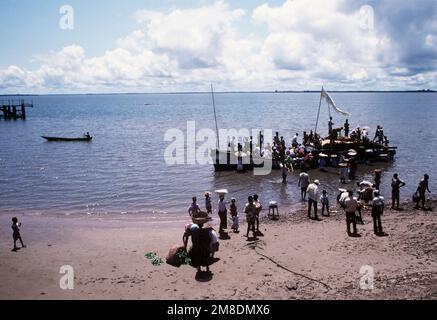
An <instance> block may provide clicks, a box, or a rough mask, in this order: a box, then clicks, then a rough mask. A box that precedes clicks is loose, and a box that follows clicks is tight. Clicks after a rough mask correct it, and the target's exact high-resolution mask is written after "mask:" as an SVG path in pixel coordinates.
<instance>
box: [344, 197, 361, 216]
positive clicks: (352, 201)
mask: <svg viewBox="0 0 437 320" xmlns="http://www.w3.org/2000/svg"><path fill="white" fill-rule="evenodd" d="M344 205H345V207H346V208H345V209H344V210H345V211H346V212H355V211H357V207H358V201H357V198H355V197H352V198H350V197H348V198H347V199H346V200H345V201H344Z"/></svg>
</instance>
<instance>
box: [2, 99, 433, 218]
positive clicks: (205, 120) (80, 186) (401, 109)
mask: <svg viewBox="0 0 437 320" xmlns="http://www.w3.org/2000/svg"><path fill="white" fill-rule="evenodd" d="M332 96H333V98H334V99H335V101H336V102H337V104H338V105H339V106H341V107H342V108H343V109H345V110H347V111H350V112H351V117H350V123H351V127H352V126H369V127H370V128H371V129H370V131H371V134H372V135H373V133H374V129H375V128H376V125H378V124H382V125H383V126H384V131H385V133H386V135H388V137H389V140H390V142H391V143H392V144H394V145H397V146H398V154H397V156H396V161H395V162H393V163H390V164H380V165H379V164H374V165H373V166H371V167H370V166H364V165H362V166H360V170H359V174H360V178H366V179H369V178H370V174H371V172H372V171H373V169H375V168H377V167H381V168H383V169H384V173H383V187H382V188H381V189H382V192H383V193H384V194H385V195H386V196H389V191H390V187H389V180H390V178H391V176H392V174H393V173H394V172H399V174H400V177H401V178H402V179H404V180H405V182H406V183H407V186H406V187H405V188H404V189H403V190H402V195H403V196H404V197H410V196H411V194H412V193H413V191H414V190H415V188H416V186H417V183H418V181H419V179H420V177H421V175H422V174H423V173H429V174H430V176H431V183H430V188H431V190H433V189H434V190H437V183H435V182H434V179H435V178H436V177H437V166H436V164H435V163H436V156H437V132H436V130H435V124H436V123H437V112H436V107H437V104H436V101H437V94H436V93H334V94H332ZM215 98H216V104H217V116H218V123H219V127H220V128H237V129H238V128H260V127H261V128H272V129H274V130H277V131H279V132H280V134H281V135H283V136H284V137H285V138H286V139H287V141H290V140H291V137H292V136H293V135H294V133H295V132H299V133H300V135H302V132H303V130H310V129H313V128H314V124H315V120H316V115H317V107H318V103H319V94H314V93H290V94H282V93H278V94H273V93H272V94H265V93H255V94H254V93H250V94H216V96H215ZM29 99H33V102H34V105H35V107H34V108H33V109H29V110H28V118H27V120H26V121H21V120H19V121H8V122H6V121H3V120H0V137H1V138H0V214H14V213H17V214H18V213H26V214H35V215H40V214H42V215H46V214H47V215H50V214H55V215H87V214H88V215H103V214H126V215H132V214H144V215H147V216H148V217H156V218H159V217H168V216H174V215H186V212H187V207H188V205H189V203H190V201H191V197H192V196H197V197H198V198H199V199H200V201H199V202H200V204H201V205H202V206H203V192H204V191H206V190H209V191H214V190H215V189H219V188H227V189H229V191H230V193H231V195H232V196H235V197H236V198H237V201H238V203H239V206H240V207H242V206H243V204H244V202H245V200H246V199H247V196H248V195H249V194H253V193H258V194H260V196H261V200H263V201H264V202H268V201H270V200H276V201H278V202H279V204H280V205H281V206H282V205H292V204H296V203H299V196H298V187H297V178H296V176H297V173H296V174H294V175H292V176H291V177H289V179H288V180H289V182H288V184H287V185H283V184H282V183H281V177H280V173H279V172H278V171H274V172H273V173H272V174H271V175H269V176H254V175H253V174H252V173H246V174H236V173H233V172H225V173H214V170H213V167H212V165H174V166H168V165H167V164H166V163H165V161H164V150H165V149H166V148H167V147H168V145H169V144H170V142H166V141H164V134H165V132H166V131H167V130H168V129H172V128H178V129H181V130H183V131H184V132H185V131H186V126H187V121H195V122H196V126H197V128H198V129H201V128H211V129H215V125H214V115H213V112H212V104H211V95H210V94H144V95H58V96H37V97H29ZM320 119H321V126H320V131H321V132H322V133H326V131H327V120H328V109H327V106H326V105H322V112H321V118H320ZM334 122H335V123H336V125H341V124H342V123H343V122H344V118H343V117H341V116H340V115H337V114H334ZM86 131H89V132H90V133H91V135H93V136H94V139H93V141H92V142H91V143H50V142H46V141H45V140H43V139H42V138H41V137H40V136H41V135H48V136H66V137H68V136H73V137H75V136H80V135H82V134H83V133H84V132H86ZM310 176H311V178H313V179H314V178H318V179H320V180H321V183H322V188H324V189H327V190H328V193H329V194H330V196H331V198H332V199H334V197H335V196H336V192H337V188H338V187H339V186H340V185H339V182H338V176H337V174H336V172H335V171H332V172H330V173H321V172H319V171H318V170H316V171H312V172H310ZM215 200H216V197H215V196H214V202H215Z"/></svg>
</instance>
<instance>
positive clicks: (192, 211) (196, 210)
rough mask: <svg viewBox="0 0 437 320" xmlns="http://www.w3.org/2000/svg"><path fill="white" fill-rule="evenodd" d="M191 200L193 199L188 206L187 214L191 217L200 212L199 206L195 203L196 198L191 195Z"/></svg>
mask: <svg viewBox="0 0 437 320" xmlns="http://www.w3.org/2000/svg"><path fill="white" fill-rule="evenodd" d="M192 200H193V202H192V203H191V205H190V207H189V208H188V214H189V215H190V217H193V216H195V215H197V214H198V213H199V212H200V207H199V205H198V204H197V198H196V197H193V198H192Z"/></svg>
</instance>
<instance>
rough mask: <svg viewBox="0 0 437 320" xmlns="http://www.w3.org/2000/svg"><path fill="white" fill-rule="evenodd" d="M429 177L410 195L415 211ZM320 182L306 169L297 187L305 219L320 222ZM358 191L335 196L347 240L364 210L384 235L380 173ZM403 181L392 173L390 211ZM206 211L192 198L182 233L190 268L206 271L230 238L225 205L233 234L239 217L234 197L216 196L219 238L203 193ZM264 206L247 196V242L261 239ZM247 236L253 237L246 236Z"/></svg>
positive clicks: (325, 203)
mask: <svg viewBox="0 0 437 320" xmlns="http://www.w3.org/2000/svg"><path fill="white" fill-rule="evenodd" d="M428 183H429V176H428V175H427V174H425V175H424V177H423V178H422V179H421V181H420V183H419V185H418V187H417V191H416V192H415V194H414V196H413V200H414V201H415V202H416V208H420V204H421V208H422V209H426V208H425V201H426V200H425V199H426V197H425V194H426V192H430V190H429V185H428ZM320 185H321V183H320V181H319V180H317V179H316V180H314V181H311V180H310V177H309V174H308V172H307V171H306V170H302V172H301V173H300V175H299V180H298V186H299V188H300V196H301V201H302V202H307V204H308V218H309V219H313V220H320V219H319V216H318V209H319V204H320V206H321V212H322V216H324V217H329V216H330V204H331V202H330V199H329V195H328V192H327V190H325V189H323V190H322V192H321V193H320V192H319V188H320ZM356 185H357V190H356V191H355V192H354V191H353V190H347V189H339V191H340V193H339V194H338V195H337V203H338V205H339V206H340V208H342V209H343V210H344V214H345V220H346V230H347V234H348V235H349V236H350V237H360V235H359V233H358V230H357V224H364V223H363V218H362V210H363V209H365V208H367V209H370V211H371V217H372V219H373V231H374V233H375V235H377V236H385V235H386V234H385V233H384V231H383V227H382V221H381V217H382V216H383V213H384V210H385V207H386V200H385V198H384V197H383V196H382V195H381V192H380V191H379V190H380V186H381V170H379V169H377V170H375V171H374V181H373V182H370V181H366V180H363V181H360V182H357V183H356ZM405 185H406V184H405V182H404V181H402V180H401V179H400V178H399V175H398V174H397V173H395V174H394V175H393V178H392V181H391V191H392V198H391V208H392V209H393V210H401V208H400V206H399V199H400V190H401V188H402V187H403V186H405ZM204 195H205V211H202V210H201V209H200V206H199V205H198V204H197V199H196V198H195V197H194V198H193V199H192V203H191V205H190V206H189V208H188V213H189V215H190V217H191V218H192V220H193V223H191V224H189V225H187V226H186V229H185V234H184V245H185V247H186V246H187V241H188V238H189V236H191V238H192V244H193V245H192V249H191V250H190V251H189V252H190V255H191V256H192V265H193V266H195V267H198V270H199V271H200V270H201V266H204V267H206V268H207V271H208V270H209V261H210V260H209V259H210V258H211V257H213V256H214V253H215V252H216V251H218V248H219V239H229V238H230V237H229V235H228V233H227V231H226V230H227V227H228V205H229V212H230V218H231V221H232V226H231V229H232V231H233V232H234V233H238V232H239V225H240V224H239V222H240V220H239V214H238V206H237V201H236V199H235V198H231V201H230V202H227V201H225V196H226V193H225V192H223V193H219V200H218V202H217V213H218V217H219V220H220V224H219V236H217V234H216V233H215V231H214V229H213V228H212V226H211V224H210V222H211V220H212V201H211V193H210V192H205V194H204ZM262 209H263V206H262V204H261V202H260V199H259V197H258V195H256V194H255V195H251V196H249V197H248V200H247V203H246V204H245V206H244V213H245V216H246V217H245V218H246V223H247V229H246V234H245V236H246V237H247V239H248V240H249V241H250V240H256V239H257V237H258V236H263V234H262V232H261V231H260V228H259V226H260V225H259V224H260V220H259V216H260V212H261V210H262ZM250 233H251V234H252V237H249V235H250Z"/></svg>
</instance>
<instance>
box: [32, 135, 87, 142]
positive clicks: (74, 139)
mask: <svg viewBox="0 0 437 320" xmlns="http://www.w3.org/2000/svg"><path fill="white" fill-rule="evenodd" d="M41 138H43V139H46V140H47V141H50V142H90V141H91V140H92V139H93V137H89V138H61V137H46V136H41Z"/></svg>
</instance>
